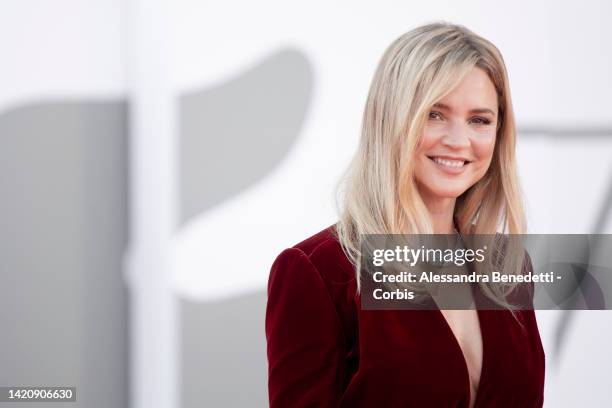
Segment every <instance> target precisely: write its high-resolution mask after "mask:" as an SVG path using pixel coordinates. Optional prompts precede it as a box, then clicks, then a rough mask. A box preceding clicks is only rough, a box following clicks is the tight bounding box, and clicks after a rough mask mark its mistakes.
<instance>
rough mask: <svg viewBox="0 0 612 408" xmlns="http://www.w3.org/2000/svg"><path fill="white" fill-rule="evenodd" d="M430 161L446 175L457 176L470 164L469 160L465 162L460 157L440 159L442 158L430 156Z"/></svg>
mask: <svg viewBox="0 0 612 408" xmlns="http://www.w3.org/2000/svg"><path fill="white" fill-rule="evenodd" d="M428 157H429V156H428ZM429 159H430V160H431V161H433V162H434V163H435V164H436V165H437V167H439V168H440V169H441V170H444V171H446V172H447V173H451V174H457V173H460V172H461V171H463V169H465V168H466V167H467V166H468V164H470V161H469V160H466V159H464V158H461V157H457V158H455V157H442V156H431V157H429Z"/></svg>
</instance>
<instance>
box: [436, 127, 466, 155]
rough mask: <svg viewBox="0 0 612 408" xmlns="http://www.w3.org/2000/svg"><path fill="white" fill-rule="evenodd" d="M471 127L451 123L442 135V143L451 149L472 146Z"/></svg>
mask: <svg viewBox="0 0 612 408" xmlns="http://www.w3.org/2000/svg"><path fill="white" fill-rule="evenodd" d="M468 135H469V129H466V128H465V127H463V126H461V125H460V124H456V123H455V124H449V126H448V128H447V129H446V131H445V132H444V136H443V137H442V140H441V142H442V144H443V145H444V146H447V147H449V148H451V149H461V148H466V147H469V146H470V138H469V136H468Z"/></svg>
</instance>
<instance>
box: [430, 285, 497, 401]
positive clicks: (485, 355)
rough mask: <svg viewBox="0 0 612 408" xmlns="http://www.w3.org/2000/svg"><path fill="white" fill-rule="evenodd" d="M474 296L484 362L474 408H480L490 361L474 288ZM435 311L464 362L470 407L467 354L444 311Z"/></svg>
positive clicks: (470, 393)
mask: <svg viewBox="0 0 612 408" xmlns="http://www.w3.org/2000/svg"><path fill="white" fill-rule="evenodd" d="M471 290H472V296H473V299H474V305H475V308H476V315H477V317H478V327H479V330H480V337H481V343H482V362H481V366H480V377H479V379H478V385H477V387H476V391H475V395H474V408H476V407H478V398H479V395H480V394H481V392H480V391H481V390H482V384H483V379H484V374H485V366H486V365H485V362H486V361H487V360H488V359H487V341H486V339H485V337H486V336H485V328H484V325H483V313H482V311H481V310H480V309H479V307H478V303H477V302H478V300H477V299H476V293H474V292H475V289H474V288H473V287H472V288H471ZM476 290H477V289H476ZM435 311H437V312H438V316H439V317H440V318H441V319H442V322H443V325H444V326H446V329H447V332H448V333H449V334H450V336H451V339H452V340H451V341H452V342H453V343H454V344H455V349H456V350H457V351H458V352H459V356H460V359H461V361H462V362H463V368H464V372H465V378H466V381H465V382H466V389H467V395H468V407H469V406H470V405H469V404H470V402H471V401H472V383H471V379H470V369H469V366H468V361H467V358H466V357H465V353H464V352H463V349H462V348H461V344H460V343H459V339H457V336H456V335H455V332H453V329H452V328H451V326H450V324H449V323H448V320H446V317H444V315H443V314H442V311H441V310H440V308H438V307H436V309H435Z"/></svg>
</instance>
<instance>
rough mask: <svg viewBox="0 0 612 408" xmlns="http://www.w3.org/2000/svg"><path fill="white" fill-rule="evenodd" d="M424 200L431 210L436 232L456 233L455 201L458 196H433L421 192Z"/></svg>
mask: <svg viewBox="0 0 612 408" xmlns="http://www.w3.org/2000/svg"><path fill="white" fill-rule="evenodd" d="M421 197H422V198H423V202H424V203H425V206H426V207H427V210H429V214H430V216H431V221H432V223H433V229H434V231H433V232H434V234H454V233H455V223H454V219H453V217H454V214H455V202H456V201H457V199H456V198H450V197H433V196H431V195H428V194H421Z"/></svg>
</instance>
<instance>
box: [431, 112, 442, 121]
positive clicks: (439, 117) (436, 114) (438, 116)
mask: <svg viewBox="0 0 612 408" xmlns="http://www.w3.org/2000/svg"><path fill="white" fill-rule="evenodd" d="M429 119H432V120H442V114H441V113H440V112H436V111H431V112H429Z"/></svg>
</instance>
